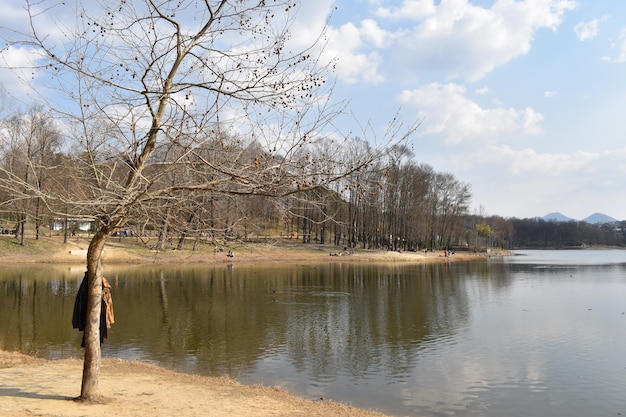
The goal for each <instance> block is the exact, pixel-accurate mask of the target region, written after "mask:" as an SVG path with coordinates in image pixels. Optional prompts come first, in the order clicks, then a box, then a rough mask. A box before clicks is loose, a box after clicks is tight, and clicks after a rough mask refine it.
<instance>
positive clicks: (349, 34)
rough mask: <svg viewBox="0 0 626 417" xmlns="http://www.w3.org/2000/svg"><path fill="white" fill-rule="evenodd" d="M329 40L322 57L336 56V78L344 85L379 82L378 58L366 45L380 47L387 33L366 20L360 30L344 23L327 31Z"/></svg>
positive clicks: (376, 53) (381, 78)
mask: <svg viewBox="0 0 626 417" xmlns="http://www.w3.org/2000/svg"><path fill="white" fill-rule="evenodd" d="M329 38H330V41H329V43H328V45H327V47H326V49H325V50H324V54H325V55H326V56H327V57H340V58H339V61H338V63H337V77H339V79H341V80H342V81H344V82H345V83H347V84H353V83H356V82H358V81H363V82H366V83H371V84H376V83H379V82H381V81H383V77H382V76H381V75H380V74H379V72H378V68H379V67H380V65H381V63H382V58H381V56H380V55H379V54H378V52H376V51H372V50H371V48H370V47H369V45H375V46H376V45H378V46H383V45H384V44H385V42H386V40H385V39H386V38H387V34H386V33H385V32H384V31H383V30H381V29H380V28H379V27H378V26H377V25H376V23H375V22H374V21H371V20H366V21H364V22H362V25H361V27H360V28H358V27H356V26H355V25H354V24H352V23H346V24H344V25H342V26H341V27H339V28H338V29H329ZM368 41H369V42H368ZM361 51H370V52H361Z"/></svg>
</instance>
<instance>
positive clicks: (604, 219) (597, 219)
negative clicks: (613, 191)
mask: <svg viewBox="0 0 626 417" xmlns="http://www.w3.org/2000/svg"><path fill="white" fill-rule="evenodd" d="M583 221H584V222H587V223H591V224H596V223H615V222H616V221H617V219H614V218H613V217H611V216H607V215H606V214H602V213H593V214H592V215H591V216H589V217H585V218H584V219H583Z"/></svg>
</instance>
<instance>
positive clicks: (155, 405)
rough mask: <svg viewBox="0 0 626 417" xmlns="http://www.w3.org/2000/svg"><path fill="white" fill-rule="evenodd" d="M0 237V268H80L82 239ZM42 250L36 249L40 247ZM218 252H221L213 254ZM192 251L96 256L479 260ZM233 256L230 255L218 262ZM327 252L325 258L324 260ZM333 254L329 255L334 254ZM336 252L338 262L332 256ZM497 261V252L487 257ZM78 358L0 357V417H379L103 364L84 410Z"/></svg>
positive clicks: (264, 249) (112, 248)
mask: <svg viewBox="0 0 626 417" xmlns="http://www.w3.org/2000/svg"><path fill="white" fill-rule="evenodd" d="M14 241H15V239H13V241H9V240H6V238H3V239H0V265H24V264H33V263H39V264H42V263H61V264H65V263H71V264H77V265H80V264H84V263H85V259H86V258H85V256H86V249H87V245H88V242H87V240H82V241H81V240H78V239H77V240H74V241H72V242H70V243H65V244H62V243H59V242H58V241H54V240H50V241H47V242H45V241H44V242H37V243H36V244H30V246H27V247H26V248H23V247H16V246H17V245H15V242H14ZM42 246H43V248H42ZM220 249H221V248H220ZM220 249H218V250H215V249H214V248H213V249H211V250H210V251H209V250H206V248H205V250H198V251H190V250H184V251H172V250H170V251H163V252H158V253H157V252H151V251H149V250H147V249H143V248H139V249H138V248H137V247H135V246H134V245H129V243H128V242H123V241H119V240H118V241H116V240H113V239H112V241H111V242H110V243H109V244H108V245H107V246H106V249H105V252H104V261H103V262H104V268H105V272H106V264H107V263H132V264H135V263H152V264H154V263H157V264H180V263H185V264H189V263H209V264H210V263H237V264H246V263H255V264H259V263H267V264H272V263H285V262H307V263H309V262H385V263H388V262H418V263H423V262H453V261H463V260H475V259H480V258H484V257H485V256H486V255H485V254H483V255H476V254H468V253H459V254H454V255H452V256H450V257H444V256H443V252H429V253H427V254H424V253H415V252H404V253H400V252H389V251H367V250H356V251H355V252H354V253H350V254H348V253H342V252H340V251H339V250H338V249H336V248H332V247H326V246H306V247H304V246H299V245H297V244H296V245H293V244H291V245H282V246H281V245H269V244H255V245H245V246H243V245H242V246H233V247H231V248H226V249H225V250H224V251H221V250H220ZM226 250H233V251H234V253H235V256H234V257H233V258H229V257H227V256H226V253H227V252H226ZM331 253H332V254H333V256H331ZM335 254H337V256H334V255H335ZM340 254H341V256H339V255H340ZM493 255H498V254H493ZM81 377H82V359H69V360H68V359H64V360H54V361H50V360H44V359H38V358H32V357H29V356H25V355H22V354H19V353H15V352H3V351H0V415H2V416H69V417H72V416H86V415H89V416H107V417H109V416H148V415H149V416H153V417H166V416H168V417H169V416H178V417H183V416H246V417H253V416H346V417H366V416H382V415H383V414H380V413H378V412H376V411H370V410H361V409H356V408H353V407H350V406H348V405H345V404H338V403H335V402H330V401H325V400H324V399H303V398H298V397H295V396H293V395H290V394H288V393H286V392H285V391H283V390H281V389H279V388H274V387H264V386H246V385H242V384H239V383H238V382H236V381H234V380H231V379H227V378H211V377H204V376H197V375H187V374H180V373H176V372H173V371H169V370H165V369H161V368H158V367H155V366H152V365H147V364H140V363H135V362H129V361H121V360H111V359H103V361H102V367H101V370H100V392H101V394H102V395H103V401H102V402H100V403H96V404H85V403H82V402H77V401H74V400H73V399H74V398H75V397H77V396H78V395H79V394H80V385H81Z"/></svg>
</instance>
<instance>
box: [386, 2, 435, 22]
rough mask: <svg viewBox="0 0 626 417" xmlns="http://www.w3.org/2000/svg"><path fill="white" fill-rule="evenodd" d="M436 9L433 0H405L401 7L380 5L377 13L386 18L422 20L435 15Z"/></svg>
mask: <svg viewBox="0 0 626 417" xmlns="http://www.w3.org/2000/svg"><path fill="white" fill-rule="evenodd" d="M435 11H436V6H435V5H434V3H433V0H404V1H403V2H402V5H401V6H400V7H391V8H386V7H379V8H378V9H377V10H376V14H377V15H378V16H380V17H383V18H386V19H413V20H421V19H423V18H425V17H427V16H430V15H433V14H434V13H435Z"/></svg>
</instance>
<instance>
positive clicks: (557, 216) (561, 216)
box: [543, 212, 575, 222]
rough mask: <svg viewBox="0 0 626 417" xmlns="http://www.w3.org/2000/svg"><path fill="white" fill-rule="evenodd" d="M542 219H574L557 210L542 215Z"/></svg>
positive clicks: (551, 220)
mask: <svg viewBox="0 0 626 417" xmlns="http://www.w3.org/2000/svg"><path fill="white" fill-rule="evenodd" d="M543 219H544V220H546V221H549V222H569V221H571V220H575V219H572V218H571V217H567V216H566V215H564V214H562V213H559V212H554V213H548V214H546V215H545V216H543Z"/></svg>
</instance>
